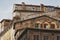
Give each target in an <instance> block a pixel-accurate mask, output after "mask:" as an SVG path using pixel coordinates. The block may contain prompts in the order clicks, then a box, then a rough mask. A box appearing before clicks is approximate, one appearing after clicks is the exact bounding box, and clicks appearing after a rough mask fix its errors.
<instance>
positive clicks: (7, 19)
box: [1, 19, 12, 23]
mask: <svg viewBox="0 0 60 40" xmlns="http://www.w3.org/2000/svg"><path fill="white" fill-rule="evenodd" d="M3 21H12V20H11V19H3V20H2V21H1V23H2V22H3Z"/></svg>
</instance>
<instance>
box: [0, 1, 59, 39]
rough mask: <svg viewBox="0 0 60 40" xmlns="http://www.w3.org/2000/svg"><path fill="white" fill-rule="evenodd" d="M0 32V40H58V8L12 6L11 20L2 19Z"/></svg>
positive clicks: (26, 5)
mask: <svg viewBox="0 0 60 40" xmlns="http://www.w3.org/2000/svg"><path fill="white" fill-rule="evenodd" d="M0 30H1V31H0V40H60V7H55V6H49V5H44V4H41V5H31V4H25V3H24V2H22V4H14V6H13V19H12V20H10V19H3V20H2V21H1V22H0Z"/></svg>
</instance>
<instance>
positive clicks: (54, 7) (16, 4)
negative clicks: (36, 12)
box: [14, 4, 60, 9]
mask: <svg viewBox="0 0 60 40" xmlns="http://www.w3.org/2000/svg"><path fill="white" fill-rule="evenodd" d="M14 5H17V6H22V4H14ZM24 5H25V6H33V7H40V6H41V5H43V6H44V7H54V8H56V9H60V7H56V6H51V5H44V4H41V5H32V4H24Z"/></svg>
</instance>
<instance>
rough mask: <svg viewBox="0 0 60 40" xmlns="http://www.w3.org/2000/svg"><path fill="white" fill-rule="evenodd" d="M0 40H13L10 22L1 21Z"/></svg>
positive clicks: (6, 20)
mask: <svg viewBox="0 0 60 40" xmlns="http://www.w3.org/2000/svg"><path fill="white" fill-rule="evenodd" d="M0 40H13V27H12V20H10V19H3V20H2V21H1V26H0Z"/></svg>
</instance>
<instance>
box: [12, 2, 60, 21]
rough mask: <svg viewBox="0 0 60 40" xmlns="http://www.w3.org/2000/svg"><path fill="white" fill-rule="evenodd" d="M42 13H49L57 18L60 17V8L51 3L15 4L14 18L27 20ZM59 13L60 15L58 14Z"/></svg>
mask: <svg viewBox="0 0 60 40" xmlns="http://www.w3.org/2000/svg"><path fill="white" fill-rule="evenodd" d="M41 15H48V16H52V17H55V18H57V17H58V18H60V8H59V7H55V6H49V5H47V6H46V5H44V4H41V5H31V4H25V3H24V2H22V4H14V6H13V19H14V20H25V19H29V18H32V17H37V16H41ZM58 15H59V16H58Z"/></svg>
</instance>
